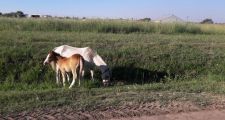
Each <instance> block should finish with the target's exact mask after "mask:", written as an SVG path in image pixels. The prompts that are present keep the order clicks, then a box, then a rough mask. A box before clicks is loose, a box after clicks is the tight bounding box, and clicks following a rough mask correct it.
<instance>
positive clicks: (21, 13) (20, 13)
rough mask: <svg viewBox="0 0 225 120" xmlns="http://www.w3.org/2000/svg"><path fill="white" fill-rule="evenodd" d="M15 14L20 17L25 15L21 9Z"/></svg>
mask: <svg viewBox="0 0 225 120" xmlns="http://www.w3.org/2000/svg"><path fill="white" fill-rule="evenodd" d="M15 14H16V17H20V18H22V17H26V15H25V14H24V13H23V12H22V11H17V12H16V13H15Z"/></svg>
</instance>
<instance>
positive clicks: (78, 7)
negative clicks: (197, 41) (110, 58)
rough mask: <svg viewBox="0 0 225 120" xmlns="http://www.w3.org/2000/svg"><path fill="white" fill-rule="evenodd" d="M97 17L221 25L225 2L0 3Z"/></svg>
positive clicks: (4, 8)
mask: <svg viewBox="0 0 225 120" xmlns="http://www.w3.org/2000/svg"><path fill="white" fill-rule="evenodd" d="M17 10H21V11H23V12H24V13H27V14H41V15H46V14H49V15H53V16H55V15H56V16H75V17H100V18H144V17H150V18H152V19H157V18H161V17H164V16H167V15H171V14H174V15H176V16H178V17H180V18H182V19H184V20H186V19H187V18H188V19H189V20H192V21H201V20H203V19H205V18H212V19H213V20H214V21H215V22H225V0H0V12H2V13H6V12H13V11H17Z"/></svg>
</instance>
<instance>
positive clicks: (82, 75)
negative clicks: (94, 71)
mask: <svg viewBox="0 0 225 120" xmlns="http://www.w3.org/2000/svg"><path fill="white" fill-rule="evenodd" d="M81 77H82V78H84V70H82V72H81Z"/></svg>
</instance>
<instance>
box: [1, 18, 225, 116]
mask: <svg viewBox="0 0 225 120" xmlns="http://www.w3.org/2000/svg"><path fill="white" fill-rule="evenodd" d="M63 44H67V45H71V46H76V47H86V46H89V47H91V48H93V49H94V50H96V51H97V52H98V54H99V55H100V56H101V57H102V58H103V59H104V60H105V62H106V63H107V64H108V65H109V67H110V68H111V70H112V83H113V85H112V86H110V87H107V88H105V87H103V86H102V85H101V81H100V72H99V70H98V69H96V71H95V73H96V74H95V76H94V77H95V81H94V82H92V81H90V80H89V78H90V77H88V76H86V77H85V80H83V81H82V82H81V87H79V88H78V85H75V86H74V88H73V89H72V90H68V89H66V88H63V87H62V86H60V87H59V86H57V85H56V83H55V73H54V71H52V69H51V68H50V67H49V66H48V67H47V66H43V61H44V59H45V57H46V55H47V53H48V52H49V51H50V50H52V49H53V48H54V47H56V46H60V45H63ZM0 45H1V47H0V102H1V105H0V113H2V114H7V113H12V112H20V111H24V110H28V111H29V110H33V109H36V108H37V109H41V108H46V106H47V107H52V108H57V107H60V108H63V107H68V106H72V108H74V109H75V110H78V111H79V110H96V109H98V108H103V107H106V108H107V107H110V106H113V107H116V106H120V105H122V104H128V103H132V104H137V103H140V102H143V103H151V102H156V101H160V104H163V105H165V104H169V101H173V100H176V101H191V102H193V103H194V104H196V105H197V106H201V107H205V106H207V105H211V103H213V102H212V100H213V96H221V95H222V94H223V93H225V26H224V25H201V24H193V23H185V24H156V23H152V22H141V21H122V20H86V21H83V20H71V19H69V20H66V19H16V18H0ZM203 93H206V94H207V95H205V94H203ZM171 94H173V95H172V96H171ZM202 94H203V95H202ZM162 95H163V96H162ZM86 98H87V99H86ZM121 98H124V99H121ZM211 98H212V99H211ZM84 99H85V100H84Z"/></svg>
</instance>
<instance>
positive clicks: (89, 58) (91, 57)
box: [44, 45, 111, 85]
mask: <svg viewBox="0 0 225 120" xmlns="http://www.w3.org/2000/svg"><path fill="white" fill-rule="evenodd" d="M53 51H54V52H56V53H58V54H60V55H61V56H63V57H70V56H72V55H73V54H80V55H81V56H82V57H83V58H84V61H85V62H84V68H85V69H89V70H90V72H91V77H92V80H93V79H94V72H93V69H94V66H97V67H98V68H99V69H100V70H101V73H102V76H101V77H102V82H103V84H104V85H108V83H109V81H110V77H111V71H110V69H109V67H108V66H107V64H106V63H105V62H104V61H103V59H102V58H101V57H100V56H99V55H98V54H97V52H95V51H94V50H92V49H91V48H89V47H84V48H77V47H72V46H69V45H61V46H58V47H55V48H54V49H53ZM48 56H49V55H48ZM48 56H47V57H46V59H45V61H44V63H45V62H46V61H48V59H49V57H48ZM52 66H55V64H54V63H52ZM83 75H84V71H83V72H82V76H83Z"/></svg>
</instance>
